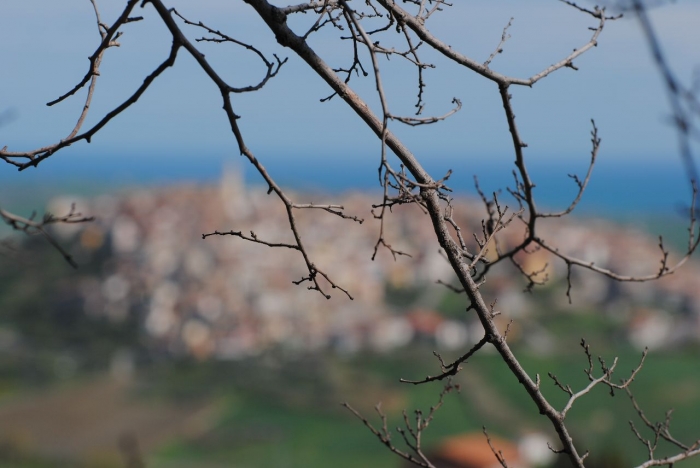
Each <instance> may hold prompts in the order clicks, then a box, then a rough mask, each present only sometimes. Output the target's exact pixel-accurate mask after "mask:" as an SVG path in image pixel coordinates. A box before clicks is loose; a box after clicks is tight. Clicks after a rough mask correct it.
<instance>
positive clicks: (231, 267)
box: [50, 168, 700, 359]
mask: <svg viewBox="0 0 700 468" xmlns="http://www.w3.org/2000/svg"><path fill="white" fill-rule="evenodd" d="M291 197H292V198H293V199H295V200H296V201H298V202H300V203H306V202H313V203H318V204H325V203H334V204H341V205H343V206H344V207H345V212H346V213H347V214H349V215H352V216H358V217H361V218H364V219H365V220H366V222H365V223H363V224H362V225H359V224H357V223H355V222H353V221H351V220H347V219H340V218H339V217H336V216H333V215H332V214H329V213H326V212H324V211H322V210H305V211H304V210H298V211H297V212H296V215H297V217H298V222H299V225H300V231H301V234H302V236H303V241H304V243H305V246H306V248H307V249H308V250H309V253H310V255H311V258H312V261H313V262H314V263H315V264H317V265H318V266H319V268H321V269H322V270H323V271H324V272H326V273H327V274H328V275H330V277H331V278H332V279H333V281H335V282H336V283H337V284H338V285H340V286H342V287H343V288H345V289H347V290H348V291H349V292H350V294H352V296H353V297H354V300H349V299H348V298H347V297H346V296H345V295H344V294H342V293H341V292H340V291H338V290H333V289H331V287H330V285H328V284H327V283H323V282H322V286H325V287H326V289H327V290H328V292H332V293H333V297H332V299H331V300H330V301H327V300H326V299H324V298H323V297H322V296H321V295H320V294H318V293H316V292H314V291H308V290H307V287H306V285H308V283H302V284H301V285H296V284H294V283H293V282H294V281H298V280H300V279H301V278H302V277H304V276H306V275H307V274H308V273H307V272H306V270H305V265H304V263H303V259H302V257H301V255H300V254H299V253H298V252H295V251H292V250H290V249H280V248H269V247H267V246H263V245H259V244H254V243H251V242H248V241H245V240H243V239H240V238H237V237H232V236H228V237H227V236H221V237H218V236H212V237H209V238H207V239H202V236H201V234H202V233H207V232H213V231H215V230H219V231H229V230H236V231H243V232H244V233H248V232H249V231H253V232H254V233H255V234H256V235H257V236H258V237H259V238H260V239H264V240H266V241H268V242H290V239H292V234H291V231H290V230H289V228H288V222H287V218H286V215H285V212H284V209H283V206H282V204H281V203H280V201H279V200H278V199H277V198H276V196H274V194H273V195H267V194H266V191H265V190H264V188H262V187H259V186H258V187H247V186H246V185H245V182H244V180H243V178H242V177H241V175H240V174H239V172H238V171H236V170H235V169H231V168H229V169H228V170H227V171H226V173H225V175H224V176H223V178H222V180H221V182H220V184H219V185H218V186H178V187H165V188H162V187H161V188H150V189H149V188H143V189H138V190H134V191H130V192H125V193H122V194H120V195H118V196H117V195H103V196H98V197H96V198H94V199H91V200H78V201H77V207H78V209H79V210H80V211H82V212H83V213H86V214H91V215H94V216H95V217H96V221H95V222H92V223H89V224H80V225H59V226H57V227H56V235H57V236H58V238H59V240H60V241H61V242H64V243H67V245H68V246H69V248H70V249H71V252H72V254H73V255H75V256H76V258H77V260H78V261H79V262H83V263H87V262H89V261H90V259H91V258H92V257H93V256H95V255H99V256H100V257H102V258H103V259H104V260H103V261H102V262H101V267H100V268H99V273H98V274H97V275H85V276H82V277H80V279H79V281H78V282H77V284H75V287H76V288H77V289H76V292H77V294H78V295H79V302H81V303H82V308H83V310H84V312H85V314H87V315H88V316H106V317H109V319H110V320H112V321H114V322H119V321H122V320H124V319H126V318H127V317H130V316H136V317H138V318H139V321H140V323H141V324H142V327H143V329H144V330H145V331H146V332H147V334H148V336H149V337H150V338H151V340H152V346H153V347H154V348H156V349H158V350H159V351H161V352H165V353H170V354H174V355H183V354H186V355H192V356H195V357H196V358H198V359H240V358H244V357H246V356H255V355H258V354H259V353H261V352H263V351H264V350H266V349H270V348H282V349H284V350H286V351H288V352H291V353H293V352H308V351H314V350H326V349H331V350H334V351H337V352H339V353H353V352H356V351H359V350H362V349H371V350H375V351H389V350H392V349H394V348H399V347H402V346H406V345H408V344H409V343H411V342H413V341H415V340H423V341H426V340H427V341H430V342H432V343H434V344H435V345H436V346H437V347H438V348H444V349H460V348H464V347H465V346H467V345H469V343H475V342H476V341H478V340H479V339H480V338H481V333H482V331H481V329H480V327H479V325H478V323H477V322H476V319H475V317H473V316H470V314H468V313H466V312H464V310H465V308H466V303H465V302H464V299H463V298H460V297H459V296H458V295H456V294H454V293H452V292H450V290H448V289H447V288H445V287H444V286H442V285H438V284H436V281H438V280H440V281H442V282H445V283H453V282H454V281H453V277H452V276H451V270H450V267H449V265H448V263H447V262H446V260H445V259H444V258H443V257H442V256H441V255H440V252H439V249H438V246H437V243H436V241H435V240H434V234H433V230H432V225H431V224H430V222H429V219H428V217H427V216H426V215H424V214H423V213H421V212H420V210H419V209H418V208H417V207H415V206H413V207H411V206H409V207H399V208H397V209H395V210H393V212H391V213H388V215H387V219H386V222H385V227H384V229H385V234H384V236H385V239H386V240H387V242H388V243H390V244H391V245H392V246H393V247H394V248H395V249H398V250H400V251H403V252H405V253H407V254H409V255H410V257H409V256H402V255H399V256H398V257H397V258H396V259H394V257H393V256H392V254H391V253H390V252H389V250H388V249H385V248H383V247H382V246H380V247H379V251H378V254H377V256H376V259H375V260H374V261H373V260H372V253H373V249H374V245H375V243H376V241H377V236H378V228H379V223H378V221H376V220H375V219H374V218H373V216H372V214H371V213H370V211H369V210H370V207H371V205H372V204H373V203H377V202H378V199H377V196H376V194H363V193H348V194H346V195H343V196H338V195H336V196H333V197H331V198H332V199H331V200H329V199H328V196H325V195H323V194H298V193H292V194H291ZM72 202H75V200H74V199H71V198H68V197H67V198H65V199H56V200H54V201H53V202H52V204H51V205H50V210H51V211H52V212H55V213H61V212H62V211H66V210H67V209H68V207H69V206H70V203H72ZM455 206H457V209H456V210H455V211H456V214H455V217H456V219H457V221H458V223H460V224H461V226H462V229H463V231H464V232H465V233H467V234H466V236H468V237H471V236H470V234H469V233H470V232H475V233H477V234H479V233H480V231H481V220H482V218H483V217H484V208H483V204H481V202H478V201H475V200H468V199H461V200H457V201H455ZM516 224H517V220H516V222H514V223H512V225H511V226H512V227H511V228H509V229H507V230H506V231H505V232H503V233H502V234H500V235H499V242H501V244H502V245H503V246H504V247H507V246H508V245H515V244H516V243H518V242H519V241H520V239H521V238H522V230H521V229H520V228H519V227H518V226H517V225H516ZM541 228H542V229H543V230H542V235H543V237H545V238H546V239H550V240H551V242H552V243H553V244H554V245H556V246H557V247H558V248H559V249H560V250H561V251H562V252H567V253H568V254H570V255H572V256H576V257H579V258H581V259H583V260H585V261H588V262H593V263H594V264H595V265H596V266H599V267H602V268H607V269H610V270H612V271H615V272H620V273H622V274H626V275H633V276H634V275H638V276H646V275H651V274H654V273H656V272H657V271H658V270H659V266H660V260H661V251H660V249H659V246H658V239H654V238H653V237H651V236H650V235H648V234H646V233H644V232H642V231H641V230H639V229H633V228H623V227H621V226H616V225H614V224H612V223H610V222H606V221H601V220H584V221H580V220H570V219H556V220H553V221H549V220H544V221H542V223H541ZM492 250H493V249H492ZM678 258H679V255H678V254H677V253H672V254H671V260H670V262H673V261H676V260H677V259H678ZM516 260H517V262H518V263H519V264H520V265H521V267H522V268H523V270H524V271H526V272H540V273H539V274H538V275H537V276H536V279H540V280H541V279H545V278H546V279H547V284H546V285H545V286H544V287H542V288H543V289H548V290H556V292H553V293H551V295H550V296H551V298H552V300H553V301H554V304H555V306H556V308H558V309H562V310H564V311H565V312H564V313H567V312H566V311H567V310H568V311H569V312H568V313H588V314H604V315H606V316H608V317H611V318H612V319H613V320H614V321H615V322H616V323H618V324H620V326H621V329H622V330H623V339H626V340H628V341H629V342H630V343H631V344H632V345H633V346H635V347H637V348H639V349H643V348H644V347H649V348H651V349H656V348H666V347H677V346H680V345H683V344H684V343H688V342H697V341H698V340H700V289H699V288H698V287H697V284H698V283H697V278H698V273H699V271H698V265H697V264H695V263H691V264H690V265H687V266H686V267H685V269H684V270H683V271H682V274H678V275H671V276H670V277H668V278H665V279H664V280H662V281H652V282H648V283H643V284H639V283H620V282H616V281H613V280H611V279H609V278H607V277H605V276H602V275H598V274H591V273H590V272H587V271H584V270H583V269H581V268H574V269H573V271H572V274H571V281H572V299H573V301H572V305H569V304H568V298H567V296H566V294H565V289H566V288H565V285H566V274H567V271H566V266H565V264H564V263H563V262H561V261H558V260H556V259H555V258H553V257H552V256H551V255H550V254H548V253H547V252H546V251H544V250H539V251H533V252H532V253H530V254H522V255H521V256H519V257H518V258H516ZM321 281H323V280H321ZM526 284H527V282H526V281H525V278H524V277H523V275H522V274H521V273H520V272H519V271H518V269H517V268H515V267H514V266H513V265H505V264H504V265H503V266H502V267H501V266H499V267H498V268H497V269H494V271H493V272H492V273H490V274H489V276H488V278H487V282H486V285H485V286H484V290H485V291H486V292H487V296H489V297H490V298H491V299H497V300H498V308H499V310H500V311H501V312H502V318H503V320H504V324H505V323H507V321H509V320H511V319H514V320H515V322H514V329H513V330H514V331H513V333H511V339H512V340H522V341H523V344H524V345H526V346H530V347H531V348H532V349H533V350H534V351H538V352H549V351H551V349H550V348H551V345H552V344H553V343H554V339H553V337H552V336H549V333H550V332H548V331H547V329H546V328H544V327H537V330H530V331H529V332H528V333H518V329H519V328H522V327H526V326H529V327H534V326H535V325H533V324H531V323H530V322H532V320H528V318H532V317H533V316H534V317H535V318H537V317H536V316H537V314H538V313H539V312H538V309H539V308H540V307H541V306H542V303H541V301H539V302H538V297H540V296H538V295H537V294H523V289H524V287H525V285H526ZM536 289H537V288H536ZM446 295H449V296H451V299H450V300H448V301H447V302H448V303H449V304H450V305H449V306H445V303H446V300H445V296H446ZM549 307H551V305H550V306H549Z"/></svg>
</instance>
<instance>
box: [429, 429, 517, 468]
mask: <svg viewBox="0 0 700 468" xmlns="http://www.w3.org/2000/svg"><path fill="white" fill-rule="evenodd" d="M490 438H491V443H492V444H493V447H494V448H495V449H496V451H500V452H502V453H503V457H504V458H505V460H506V463H508V465H509V466H513V465H515V464H518V463H520V462H521V459H520V455H519V453H518V447H517V446H516V445H515V444H514V443H512V442H509V441H507V440H505V439H501V438H499V437H495V436H492V435H490ZM435 454H436V455H438V456H439V457H440V458H442V459H443V460H445V461H448V462H450V463H453V464H454V465H457V466H464V467H469V468H490V467H494V466H500V465H499V464H498V460H496V456H495V455H494V454H493V452H492V451H491V447H489V444H488V442H487V441H486V436H485V435H484V434H482V433H476V432H473V433H469V434H463V435H458V436H454V437H450V438H448V439H445V441H444V442H442V443H441V444H440V445H439V446H438V448H437V450H436V451H435Z"/></svg>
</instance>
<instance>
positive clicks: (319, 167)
mask: <svg viewBox="0 0 700 468" xmlns="http://www.w3.org/2000/svg"><path fill="white" fill-rule="evenodd" d="M333 159H334V160H331V159H330V158H318V157H298V158H286V159H281V158H275V160H272V161H268V162H267V163H266V166H267V167H268V170H269V171H270V173H271V174H272V175H273V177H275V179H276V180H277V182H278V183H280V184H281V185H282V186H285V187H289V188H292V189H294V190H297V191H311V192H327V193H343V192H349V191H353V190H361V191H363V192H367V191H374V190H376V191H377V193H379V189H380V187H379V184H378V181H377V168H376V162H375V161H374V160H370V159H368V157H367V156H364V157H362V158H359V157H355V158H340V157H336V158H333ZM229 161H231V162H229ZM263 162H264V163H265V161H263ZM673 162H674V163H675V162H676V161H673ZM225 164H228V165H237V166H238V167H239V168H240V169H241V170H242V171H243V174H244V177H245V180H246V183H247V184H249V185H255V184H261V183H263V181H262V179H261V178H260V176H259V175H258V174H257V173H256V172H255V169H254V168H253V167H252V166H250V164H247V163H246V162H245V161H244V160H243V159H242V158H236V159H229V158H228V157H222V156H210V155H207V156H201V157H200V156H197V157H190V156H187V155H174V156H165V155H159V156H148V157H145V156H142V157H138V156H134V155H128V156H123V157H117V156H110V155H103V156H100V157H98V156H87V155H84V154H83V155H73V154H65V155H59V156H58V157H56V158H55V159H50V160H47V161H46V162H45V163H44V164H42V166H41V167H40V168H38V169H29V170H27V171H24V172H22V173H17V172H16V170H14V168H11V167H9V166H8V167H2V168H0V206H6V207H10V208H11V207H13V206H14V207H16V206H19V207H20V208H24V207H25V206H29V205H33V206H35V207H36V206H37V205H39V208H40V207H41V204H43V203H45V202H46V201H47V199H48V198H50V197H52V196H56V195H59V194H68V193H74V194H76V195H82V196H85V195H92V194H96V193H100V192H113V191H119V190H121V189H125V188H129V187H137V186H154V185H177V184H180V183H196V184H209V183H215V182H217V181H218V180H219V179H220V177H221V174H222V170H223V167H224V165H225ZM677 166H678V165H677V164H667V163H654V164H651V163H649V162H646V163H640V164H631V163H621V162H608V161H605V160H603V161H601V162H599V163H598V164H597V165H596V167H595V169H594V172H593V176H592V177H591V182H590V184H589V188H588V190H587V191H586V193H585V195H584V197H583V199H582V201H581V202H580V204H579V206H578V208H577V211H578V213H579V214H583V215H586V216H603V217H612V218H616V219H618V218H623V219H626V218H628V217H635V216H639V215H654V216H659V215H669V216H670V217H677V218H678V219H679V220H681V219H682V218H681V216H682V212H683V211H684V210H687V207H688V206H689V203H690V193H691V191H690V185H689V183H688V182H687V180H686V179H685V177H684V174H683V171H682V170H681V169H679V168H678V167H677ZM426 169H427V170H428V171H430V172H431V173H432V174H433V175H434V176H435V177H442V176H443V175H444V174H445V173H446V171H447V170H448V169H452V170H453V174H452V176H451V177H450V179H449V181H448V186H450V187H451V188H453V190H454V191H455V194H456V195H460V196H462V195H472V196H476V191H475V188H474V175H477V176H478V177H479V182H480V185H481V188H482V189H483V190H484V191H485V192H487V193H491V192H493V191H494V190H498V189H500V190H501V195H500V198H501V199H502V200H503V201H504V202H505V203H506V204H511V205H512V204H514V200H513V198H512V197H511V196H510V195H509V194H508V193H507V191H506V188H507V187H508V186H512V185H513V175H512V169H513V166H512V164H510V163H508V162H503V161H496V162H494V161H492V160H488V161H485V162H481V163H480V162H475V161H473V160H464V161H460V160H456V159H452V160H451V161H450V160H448V161H444V160H441V161H428V162H427V163H426ZM585 171H586V161H585V160H580V161H579V160H577V161H573V160H566V161H563V160H562V161H557V162H554V163H552V162H541V161H534V162H532V163H531V164H530V174H531V176H532V178H533V180H534V182H535V183H536V188H535V193H536V195H537V199H538V201H539V204H540V205H541V206H544V207H551V208H552V209H562V208H564V207H565V206H567V204H568V203H569V202H570V201H571V200H573V199H574V197H575V196H576V193H577V186H576V183H575V182H574V181H573V180H572V179H571V178H570V177H568V176H567V174H568V173H571V172H575V173H576V174H577V175H578V176H579V177H580V178H583V176H584V175H585Z"/></svg>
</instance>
